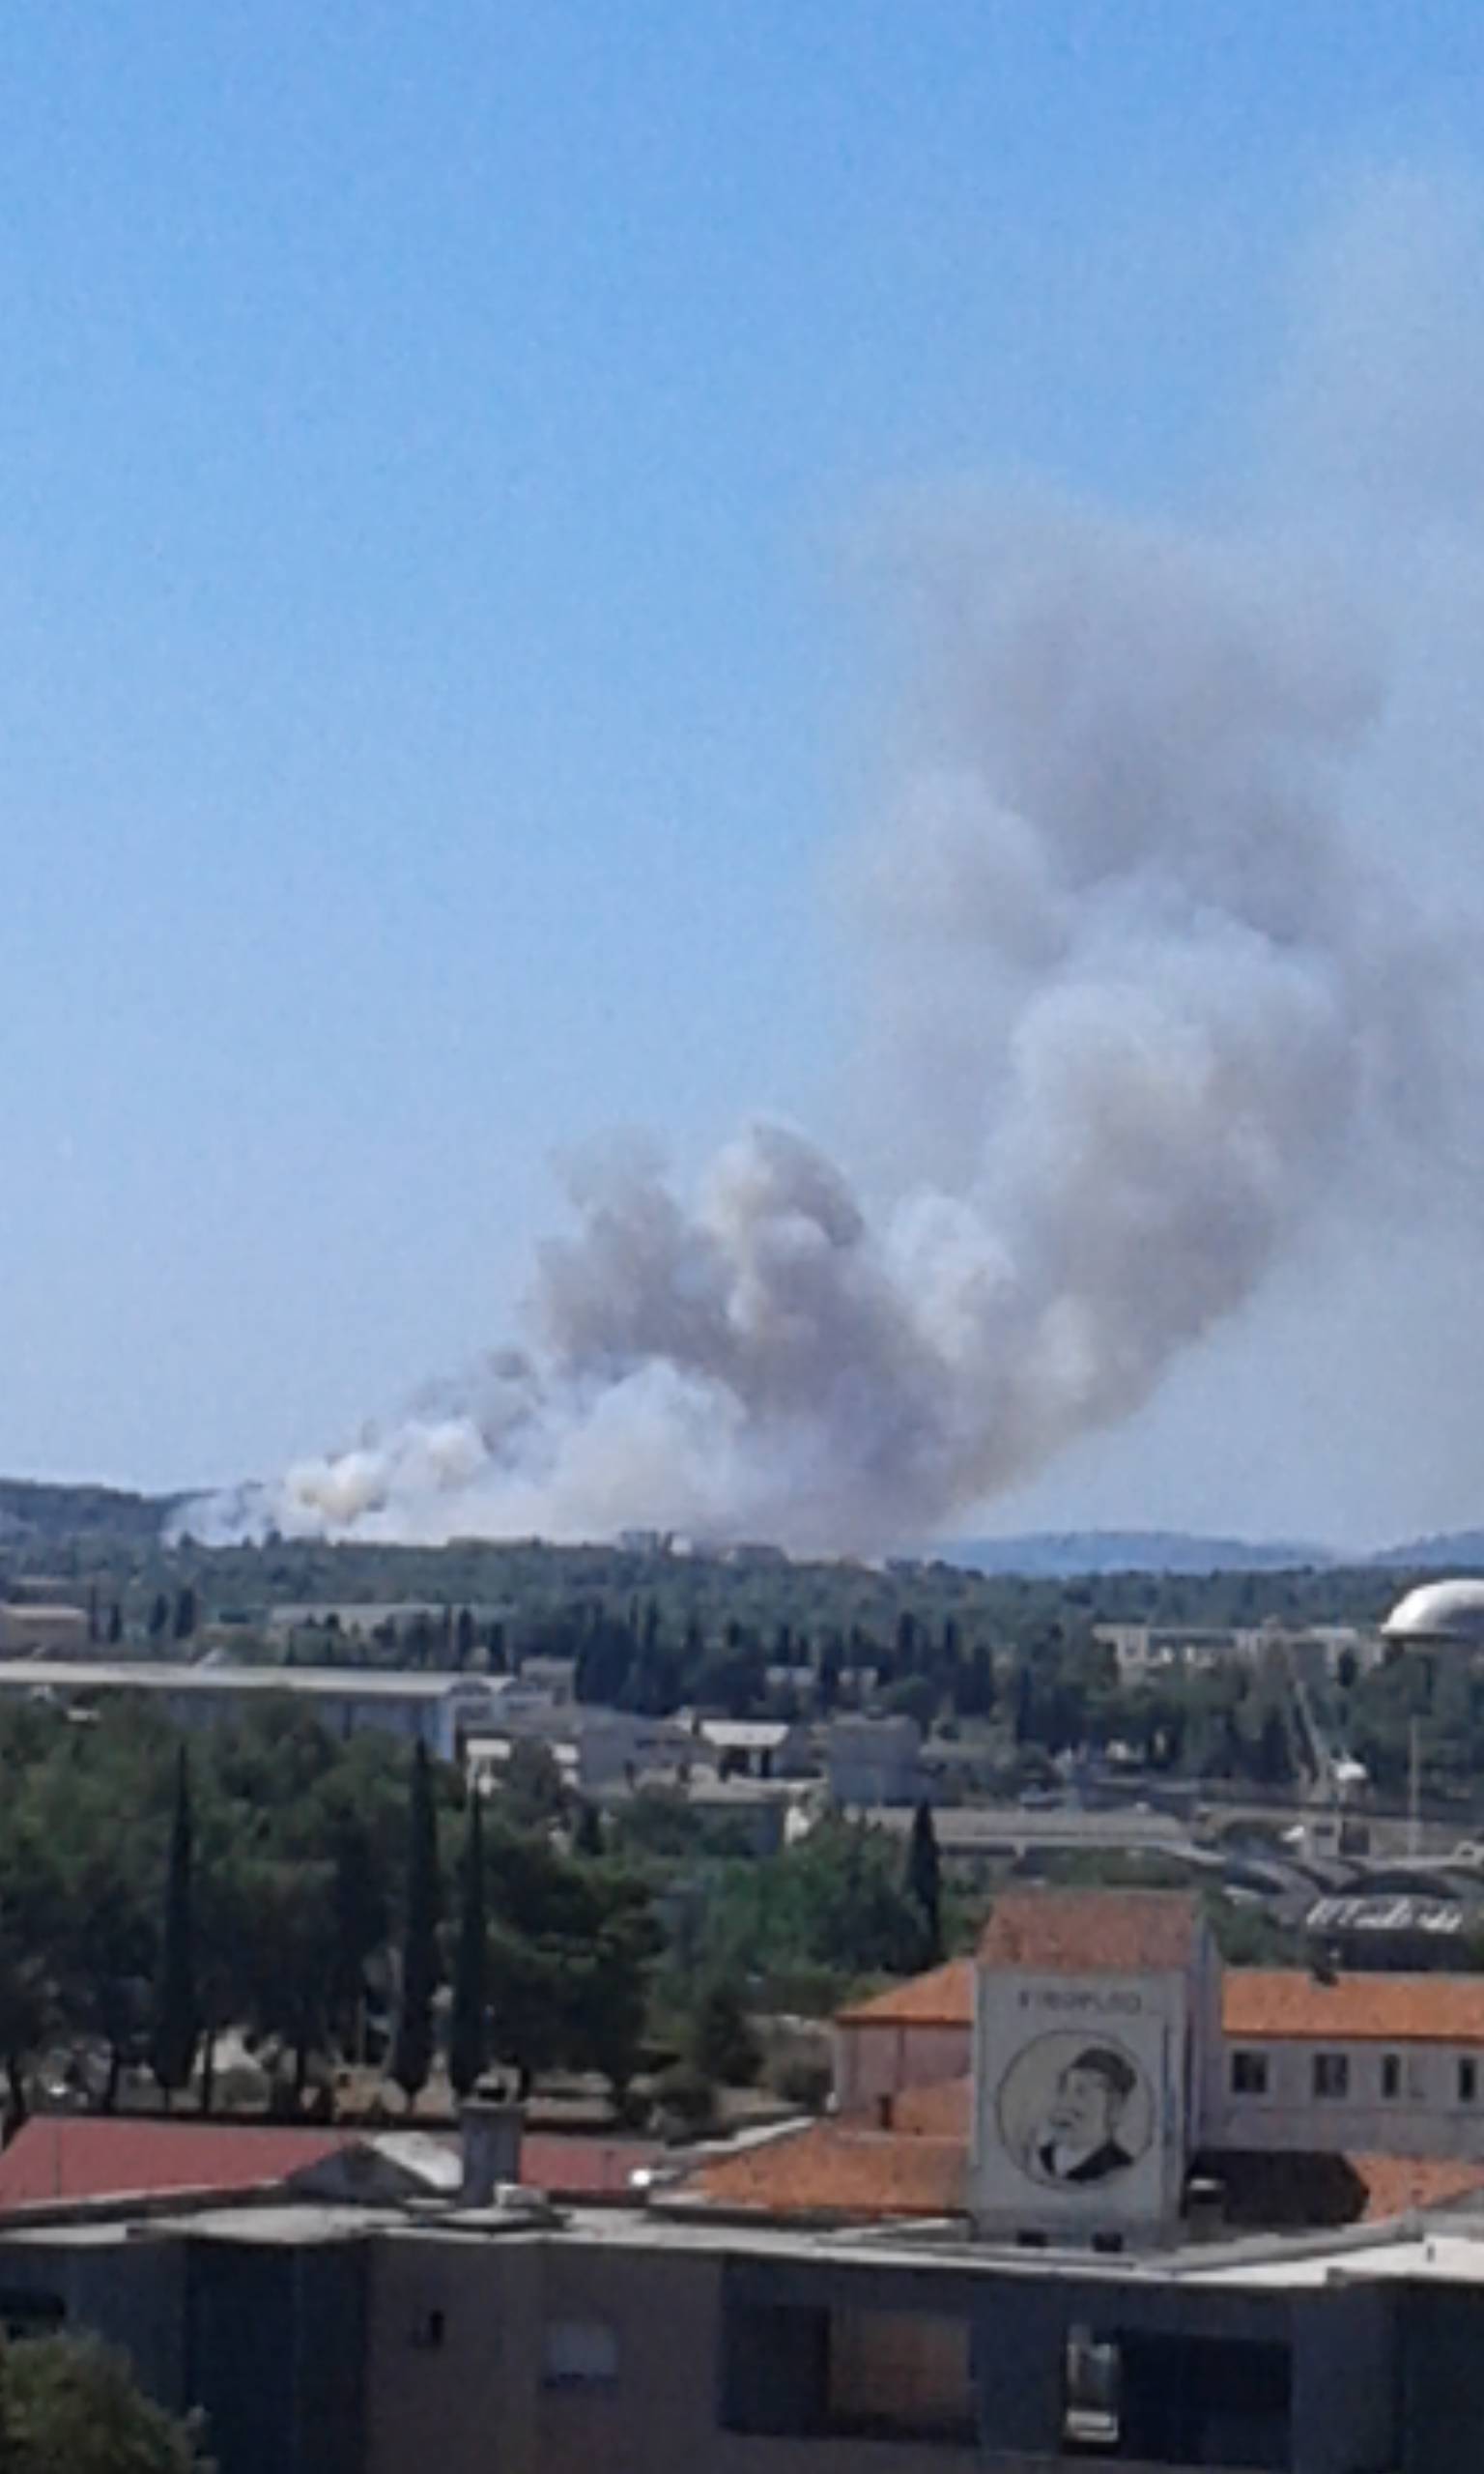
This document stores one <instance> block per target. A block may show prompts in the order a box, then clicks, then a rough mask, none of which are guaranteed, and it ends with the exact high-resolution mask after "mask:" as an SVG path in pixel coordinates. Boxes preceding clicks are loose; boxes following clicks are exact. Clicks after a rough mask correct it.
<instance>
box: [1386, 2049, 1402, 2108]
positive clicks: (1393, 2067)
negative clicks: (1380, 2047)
mask: <svg viewBox="0 0 1484 2474" xmlns="http://www.w3.org/2000/svg"><path fill="white" fill-rule="evenodd" d="M1381 2092H1382V2094H1383V2095H1384V2096H1385V2097H1388V2098H1389V2097H1392V2096H1399V2095H1400V2094H1401V2092H1402V2057H1401V2055H1400V2054H1399V2053H1384V2054H1383V2055H1382V2057H1381Z"/></svg>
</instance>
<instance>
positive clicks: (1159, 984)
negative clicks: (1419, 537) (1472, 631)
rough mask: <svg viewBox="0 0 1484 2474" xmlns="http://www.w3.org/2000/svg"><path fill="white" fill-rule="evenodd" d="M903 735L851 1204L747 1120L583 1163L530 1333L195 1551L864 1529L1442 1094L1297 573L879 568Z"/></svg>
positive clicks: (1112, 1382) (1052, 1429) (1015, 1441)
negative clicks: (655, 1148) (892, 1175)
mask: <svg viewBox="0 0 1484 2474" xmlns="http://www.w3.org/2000/svg"><path fill="white" fill-rule="evenodd" d="M912 568H913V573H912V581H913V587H914V590H913V595H912V601H913V610H914V614H915V632H916V654H917V659H916V668H917V672H918V677H917V681H916V688H915V693H914V695H913V696H912V698H911V699H910V700H909V703H910V706H911V711H912V720H911V723H910V726H909V727H906V728H905V729H904V731H903V733H902V749H901V753H900V755H899V759H898V761H897V763H896V765H895V768H894V769H895V772H896V776H897V778H896V782H895V787H894V789H893V791H892V793H891V796H890V797H889V799H888V800H887V801H886V802H885V803H884V807H883V812H882V816H881V819H880V820H879V821H877V822H876V823H875V824H874V825H873V826H872V828H871V830H870V832H869V834H867V835H866V836H865V838H864V841H863V846H862V848H861V849H860V850H859V851H858V852H856V853H855V854H854V856H853V865H852V876H853V879H854V883H855V889H856V898H857V902H858V905H859V906H861V907H862V908H864V910H865V912H866V913H867V917H868V927H869V935H868V938H867V943H868V947H869V952H870V985H871V987H872V990H873V992H874V995H873V1003H872V1009H871V1010H872V1015H873V1020H874V1025H875V1037H876V1040H877V1043H878V1047H879V1049H880V1050H881V1053H880V1054H879V1055H878V1056H877V1059H876V1066H877V1068H878V1073H877V1076H876V1078H875V1087H876V1088H877V1089H878V1090H879V1093H880V1106H881V1109H882V1111H883V1112H884V1113H885V1115H886V1118H887V1122H886V1124H885V1125H884V1126H883V1127H881V1128H878V1130H877V1134H876V1137H875V1141H874V1146H873V1147H874V1149H875V1150H876V1151H877V1152H878V1153H880V1154H881V1155H883V1156H886V1155H895V1156H896V1157H897V1159H898V1160H899V1161H900V1160H906V1159H908V1158H914V1159H915V1158H919V1157H923V1158H929V1157H930V1158H931V1159H932V1161H933V1162H934V1164H935V1168H936V1173H935V1175H934V1176H933V1177H932V1178H931V1179H928V1180H923V1181H921V1182H913V1183H911V1184H907V1183H905V1182H903V1183H902V1184H900V1185H899V1190H898V1191H897V1192H896V1193H895V1194H887V1195H886V1196H885V1198H884V1200H882V1201H881V1202H880V1204H879V1206H876V1207H873V1208H872V1209H870V1211H868V1209H867V1208H866V1206H865V1204H864V1203H863V1200H862V1198H861V1196H860V1194H858V1193H857V1192H856V1191H855V1189H854V1187H853V1186H852V1183H851V1180H850V1178H849V1177H848V1175H847V1174H846V1173H845V1172H844V1171H843V1170H842V1168H841V1167H840V1166H838V1165H836V1164H835V1163H834V1162H833V1161H832V1160H830V1159H828V1158H826V1157H825V1156H824V1155H823V1153H822V1152H821V1151H820V1150H819V1149H818V1148H817V1147H815V1146H814V1145H813V1144H812V1143H810V1142H809V1141H807V1140H806V1139H805V1138H804V1137H803V1136H800V1135H799V1134H797V1133H794V1132H792V1131H790V1130H788V1129H786V1128H785V1127H782V1126H780V1125H777V1124H770V1123H759V1124H756V1125H754V1126H752V1127H751V1128H750V1129H749V1130H748V1131H746V1132H745V1133H744V1134H743V1135H742V1136H740V1137H739V1138H738V1139H737V1140H735V1141H734V1142H732V1143H730V1144H728V1146H727V1147H726V1148H725V1149H724V1150H723V1151H721V1153H720V1154H719V1155H718V1157H717V1158H716V1159H715V1161H714V1162H713V1164H712V1165H711V1167H710V1169H709V1171H708V1173H707V1174H706V1176H705V1178H704V1180H703V1182H702V1184H701V1187H700V1191H699V1194H697V1195H696V1197H695V1198H694V1199H693V1200H689V1201H687V1200H685V1199H682V1198H681V1197H680V1196H679V1195H678V1194H676V1193H675V1192H673V1191H672V1189H671V1185H670V1184H669V1183H668V1182H667V1181H666V1179H665V1177H664V1176H663V1174H662V1173H661V1172H660V1171H659V1169H658V1168H657V1167H656V1166H655V1165H653V1164H652V1163H650V1162H648V1161H646V1160H644V1159H642V1158H641V1157H638V1156H634V1155H629V1156H627V1157H620V1158H618V1159H611V1160H610V1161H609V1162H608V1163H607V1164H606V1165H605V1166H604V1167H603V1168H602V1169H600V1170H594V1171H591V1172H590V1173H589V1174H588V1175H587V1176H586V1177H585V1179H584V1180H582V1181H580V1182H579V1183H578V1184H577V1185H576V1187H575V1189H574V1192H573V1194H572V1202H573V1206H574V1211H575V1226H574V1228H573V1230H572V1233H570V1234H569V1235H567V1236H565V1237H563V1238H561V1239H559V1240H554V1241H553V1242H552V1243H551V1244H550V1245H549V1246H548V1247H546V1248H545V1250H544V1251H543V1252H542V1254H541V1257H540V1261H539V1264H538V1273H537V1280H536V1285H535V1293H534V1297H533V1300H532V1304H531V1308H530V1312H529V1324H530V1328H529V1333H528V1341H527V1345H526V1346H525V1347H524V1348H523V1349H522V1350H520V1351H519V1352H511V1353H507V1354H502V1355H498V1356H493V1357H491V1358H490V1359H488V1360H487V1361H486V1362H485V1363H483V1364H482V1365H480V1366H476V1367H475V1368H474V1369H473V1370H472V1372H471V1374H470V1375H469V1376H468V1378H467V1379H465V1380H463V1381H461V1382H458V1383H454V1384H451V1385H448V1386H445V1387H442V1388H441V1389H440V1390H438V1391H436V1392H433V1393H430V1394H429V1395H428V1396H427V1397H426V1398H425V1399H424V1400H423V1401H421V1402H419V1403H418V1404H416V1405H415V1406H414V1409H413V1410H412V1411H411V1412H410V1413H409V1414H407V1415H406V1416H404V1417H403V1418H402V1419H401V1420H399V1421H398V1422H396V1423H394V1424H389V1425H387V1426H385V1427H379V1428H376V1429H373V1430H371V1431H369V1432H368V1433H367V1434H366V1436H365V1437H364V1438H363V1439H362V1440H361V1441H360V1442H359V1443H358V1444H357V1445H356V1446H355V1447H354V1448H353V1449H351V1450H348V1451H344V1452H340V1453H332V1454H330V1455H328V1456H327V1457H325V1458H323V1459H313V1460H307V1461H304V1462H302V1463H300V1465H298V1466H297V1467H294V1468H292V1469H290V1470H289V1471H288V1473H287V1474H286V1475H285V1476H284V1478H283V1479H282V1480H281V1481H280V1482H277V1483H275V1484H272V1485H269V1486H266V1487H262V1488H253V1489H249V1490H247V1491H246V1492H245V1493H244V1494H243V1495H239V1496H237V1497H235V1498H232V1499H229V1500H228V1499H223V1500H220V1501H218V1502H217V1503H215V1504H214V1505H213V1506H211V1507H208V1508H206V1509H205V1510H204V1511H203V1510H199V1509H198V1510H197V1512H196V1514H195V1515H194V1516H193V1520H192V1525H193V1526H194V1527H196V1528H197V1529H198V1530H200V1529H202V1528H209V1529H212V1530H214V1532H215V1533H216V1534H221V1533H222V1532H224V1531H227V1532H232V1531H241V1530H243V1529H244V1528H245V1529H253V1528H257V1529H262V1528H265V1527H267V1526H270V1525H272V1526H276V1527H277V1528H278V1529H280V1530H282V1531H284V1532H285V1533H289V1534H293V1533H303V1532H326V1533H328V1534H332V1535H340V1534H355V1535H357V1536H361V1537H366V1538H380V1539H405V1538H417V1539H442V1538H447V1537H451V1536H468V1535H528V1534H534V1533H539V1534H543V1535H547V1536H551V1537H575V1536H589V1537H590V1536H598V1535H602V1534H604V1533H608V1532H611V1531H613V1530H614V1528H616V1527H619V1526H622V1525H628V1524H633V1525H636V1526H640V1525H642V1526H644V1527H661V1528H666V1529H674V1530H679V1531H683V1532H690V1533H693V1534H698V1535H700V1536H704V1537H706V1538H710V1539H726V1538H737V1537H767V1538H772V1539H779V1540H781V1541H784V1542H785V1543H787V1544H790V1545H792V1546H795V1547H803V1548H818V1549H841V1550H861V1549H865V1550H879V1549H880V1548H882V1547H883V1546H886V1545H890V1544H891V1543H893V1542H895V1541H899V1540H901V1539H906V1538H911V1537H914V1536H920V1535H923V1534H925V1533H926V1532H927V1531H928V1530H930V1529H931V1528H932V1527H933V1526H934V1525H936V1524H939V1523H941V1522H943V1521H945V1520H947V1519H948V1518H949V1517H950V1516H951V1515H952V1514H953V1513H954V1512H955V1511H956V1510H961V1509H962V1508H964V1507H967V1506H970V1505H973V1504H977V1503H979V1502H982V1501H983V1500H984V1499H985V1497H986V1496H989V1495H991V1494H993V1493H995V1492H996V1491H998V1490H1000V1489H1003V1488H1006V1487H1009V1486H1011V1485H1013V1484H1015V1483H1017V1482H1022V1481H1024V1480H1026V1479H1027V1478H1028V1477H1030V1476H1031V1475H1033V1474H1034V1473H1035V1472H1036V1471H1037V1470H1039V1469H1040V1468H1041V1467H1042V1465H1043V1464H1044V1463H1045V1462H1046V1461H1047V1460H1048V1459H1049V1458H1050V1457H1051V1456H1052V1455H1053V1454H1055V1453H1058V1452H1059V1451H1060V1450H1062V1449H1063V1448H1064V1447H1065V1446H1066V1445H1068V1444H1069V1443H1070V1441H1072V1439H1073V1438H1075V1437H1077V1436H1079V1435H1082V1434H1085V1433H1088V1432H1089V1431H1091V1430H1093V1429H1095V1428H1099V1427H1103V1426H1107V1425H1109V1424H1112V1423H1113V1422H1115V1421H1118V1420H1123V1419H1126V1418H1127V1417H1129V1416H1130V1415H1131V1413H1132V1412H1134V1411H1135V1410H1137V1409H1138V1408H1139V1407H1140V1405H1141V1404H1142V1403H1143V1402H1145V1401H1146V1400H1147V1399H1148V1398H1149V1397H1150V1395H1151V1394H1152V1393H1153V1391H1154V1390H1155V1388H1156V1385H1157V1384H1158V1383H1159V1381H1160V1378H1161V1377H1162V1376H1163V1374H1164V1373H1165V1371H1166V1369H1167V1368H1168V1367H1169V1366H1170V1365H1171V1363H1172V1361H1173V1360H1174V1359H1175V1358H1176V1357H1177V1356H1178V1355H1179V1354H1180V1353H1181V1352H1182V1351H1184V1350H1186V1349H1188V1348H1189V1347H1190V1346H1191V1344H1192V1343H1194V1342H1196V1341H1198V1340H1199V1339H1200V1338H1202V1336H1203V1335H1204V1334H1206V1333H1208V1332H1210V1331H1211V1330H1212V1329H1213V1327H1214V1326H1215V1325H1217V1324H1218V1323H1219V1322H1221V1321H1222V1319H1223V1318H1225V1317H1229V1316H1231V1315H1233V1314H1234V1313H1235V1312H1237V1311H1238V1310H1239V1309H1241V1307H1242V1306H1243V1305H1244V1304H1245V1302H1246V1301H1247V1300H1248V1299H1250V1298H1251V1297H1252V1296H1253V1294H1254V1292H1255V1291H1256V1289H1257V1288H1258V1286H1259V1284H1260V1283H1261V1282H1262V1280H1263V1279H1264V1276H1265V1274H1266V1273H1267V1272H1268V1271H1269V1269H1270V1266H1271V1265H1272V1264H1273V1263H1274V1261H1275V1260H1276V1259H1277V1258H1278V1257H1279V1255H1280V1254H1281V1253H1282V1252H1283V1251H1284V1250H1285V1248H1287V1247H1288V1246H1289V1245H1290V1243H1291V1242H1292V1241H1293V1240H1294V1238H1295V1236H1296V1233H1297V1232H1299V1230H1300V1229H1301V1228H1302V1226H1303V1225H1304V1223H1306V1222H1307V1221H1308V1220H1309V1218H1310V1216H1311V1215H1312V1214H1313V1213H1314V1212H1315V1210H1316V1207H1317V1206H1319V1205H1320V1204H1321V1203H1322V1202H1324V1201H1325V1200H1326V1199H1327V1198H1332V1197H1334V1196H1335V1195H1337V1194H1338V1195H1341V1196H1344V1195H1345V1194H1348V1193H1350V1192H1351V1191H1352V1190H1353V1189H1354V1190H1356V1191H1358V1188H1359V1187H1360V1186H1361V1185H1362V1184H1363V1183H1366V1182H1372V1181H1374V1180H1375V1179H1376V1177H1377V1176H1378V1173H1379V1170H1380V1166H1381V1164H1383V1163H1384V1159H1385V1156H1386V1154H1387V1152H1388V1150H1390V1149H1392V1148H1394V1145H1395V1142H1396V1139H1397V1137H1398V1136H1402V1135H1404V1134H1405V1132H1406V1129H1407V1128H1408V1126H1409V1124H1410V1123H1412V1122H1413V1120H1414V1119H1415V1118H1416V1116H1417V1115H1418V1113H1419V1112H1420V1111H1421V1110H1422V1109H1423V1108H1424V1107H1425V1108H1432V1107H1433V1106H1434V1105H1435V1103H1436V1098H1437V1094H1438V1093H1439V1091H1440V1089H1441V1084H1442V1080H1443V1079H1444V1078H1443V1075H1442V1066H1441V1058H1442V1055H1443V1053H1444V1051H1445V1050H1446V1049H1447V1048H1448V1046H1449V1043H1450V1026H1449V1024H1448V1023H1447V1022H1446V1021H1444V1019H1443V1013H1444V1009H1445V1008H1446V1007H1447V1005H1448V1004H1449V1002H1450V997H1449V987H1450V979H1449V974H1448V972H1447V970H1446V969H1445V968H1444V967H1443V958H1442V955H1441V951H1440V950H1439V949H1438V947H1437V946H1436V943H1435V942H1434V941H1433V940H1431V939H1430V938H1429V937H1428V935H1426V934H1425V933H1424V930H1423V928H1422V926H1421V925H1420V924H1419V922H1418V921H1417V920H1416V919H1415V918H1413V916H1412V914H1411V912H1410V909H1409V905H1408V903H1407V901H1406V899H1405V897H1404V895H1403V893H1402V891H1401V890H1400V888H1399V887H1398V886H1397V884H1396V883H1394V882H1387V881H1384V879H1382V878H1381V877H1379V876H1377V875H1375V874H1373V873H1371V871H1370V870H1369V869H1368V867H1367V866H1366V865H1365V864H1364V863H1363V862H1362V859H1361V857H1360V855H1359V849H1360V838H1359V837H1357V836H1356V832H1355V830H1354V827H1355V823H1356V820H1355V819H1354V818H1352V817H1350V816H1349V814H1348V811H1349V807H1350V803H1351V801H1352V798H1353V796H1354V789H1355V784H1356V779H1357V777H1358V774H1359V770H1360V766H1361V762H1362V759H1363V756H1364V752H1365V747H1366V741H1367V734H1368V733H1369V732H1370V731H1371V730H1372V728H1373V725H1374V723H1375V720H1376V717H1377V715H1378V713H1379V711H1380V708H1381V704H1382V690H1383V685H1384V681H1383V678H1382V676H1381V673H1380V668H1379V665H1378V663H1377V662H1376V660H1375V659H1374V657H1373V656H1372V654H1371V652H1370V651H1369V649H1368V648H1367V647H1365V646H1364V645H1362V644H1360V643H1358V642H1357V641H1356V630H1355V628H1354V626H1353V624H1352V623H1351V621H1350V620H1349V619H1346V618H1344V617H1342V616H1341V615H1340V614H1339V613H1338V612H1337V611H1336V609H1334V608H1333V607H1330V606H1328V605H1327V602H1326V598H1325V595H1324V592H1323V590H1322V589H1321V588H1320V587H1319V586H1318V585H1317V584H1316V583H1315V582H1314V581H1313V580H1312V579H1311V578H1309V577H1308V576H1306V575H1305V574H1304V573H1303V571H1302V570H1301V568H1299V565H1298V564H1297V563H1290V562H1286V561H1283V560H1282V559H1281V558H1279V557H1276V556H1274V557H1271V558H1270V557H1268V556H1267V555H1266V554H1265V553H1264V552H1263V551H1262V550H1261V549H1260V548H1258V547H1254V546H1253V545H1251V544H1245V545H1244V544H1241V543H1233V542H1230V541H1226V540H1221V539H1201V538H1196V537H1191V536H1186V535H1177V534H1176V533H1174V532H1168V531H1163V530H1159V529H1156V528H1154V527H1143V528H1139V527H1133V526H1127V525H1117V524H1113V523H1109V522H1106V521H1103V520H1100V519H1097V518H1094V517H1090V516H1087V515H1085V514H1078V513H1075V512H1069V511H1066V510H1046V509H1041V510H1038V511H1036V512H1034V513H1027V512H1026V511H1025V510H1024V509H1021V510H1018V511H1016V512H1013V513H1012V514H1010V515H1006V516H1001V517H999V518H989V517H984V516H974V517H969V516H964V515H961V514H960V515H958V516H956V517H954V518H952V519H944V520H943V521H941V522H939V523H938V524H936V525H935V526H932V527H928V526H924V527H923V528H921V532H920V534H919V537H918V539H917V541H916V544H915V547H914V551H913V561H912Z"/></svg>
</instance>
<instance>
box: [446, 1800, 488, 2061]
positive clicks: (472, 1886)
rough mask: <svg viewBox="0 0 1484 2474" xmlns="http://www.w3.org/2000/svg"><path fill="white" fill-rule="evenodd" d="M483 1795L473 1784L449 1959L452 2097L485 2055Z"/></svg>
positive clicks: (485, 1949)
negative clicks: (456, 1932) (454, 1937)
mask: <svg viewBox="0 0 1484 2474" xmlns="http://www.w3.org/2000/svg"><path fill="white" fill-rule="evenodd" d="M482 1804H483V1798H482V1797H481V1796H480V1794H479V1792H478V1789H477V1788H471V1791H470V1798H469V1822H468V1826H467V1828H466V1831H465V1837H464V1865H463V1879H462V1882H461V1884H460V1891H459V1942H458V1948H457V1950H456V1952H455V1954H454V1964H453V2015H452V2018H451V2020H450V2022H449V2028H448V2078H449V2083H450V2085H451V2086H452V2088H453V2091H454V2094H455V2095H456V2096H467V2095H468V2094H469V2093H470V2091H471V2088H473V2087H475V2086H478V2083H479V2081H480V2079H481V2078H482V2077H483V2075H484V2065H485V2062H486V2061H487V2060H488V2058H489V2052H488V2044H487V2038H486V2028H485V2011H486V2007H487V2003H488V1992H487V1977H488V1972H489V1935H488V1925H487V1920H486V1916H485V1909H484V1829H483V1824H482V1820H481V1807H482Z"/></svg>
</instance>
